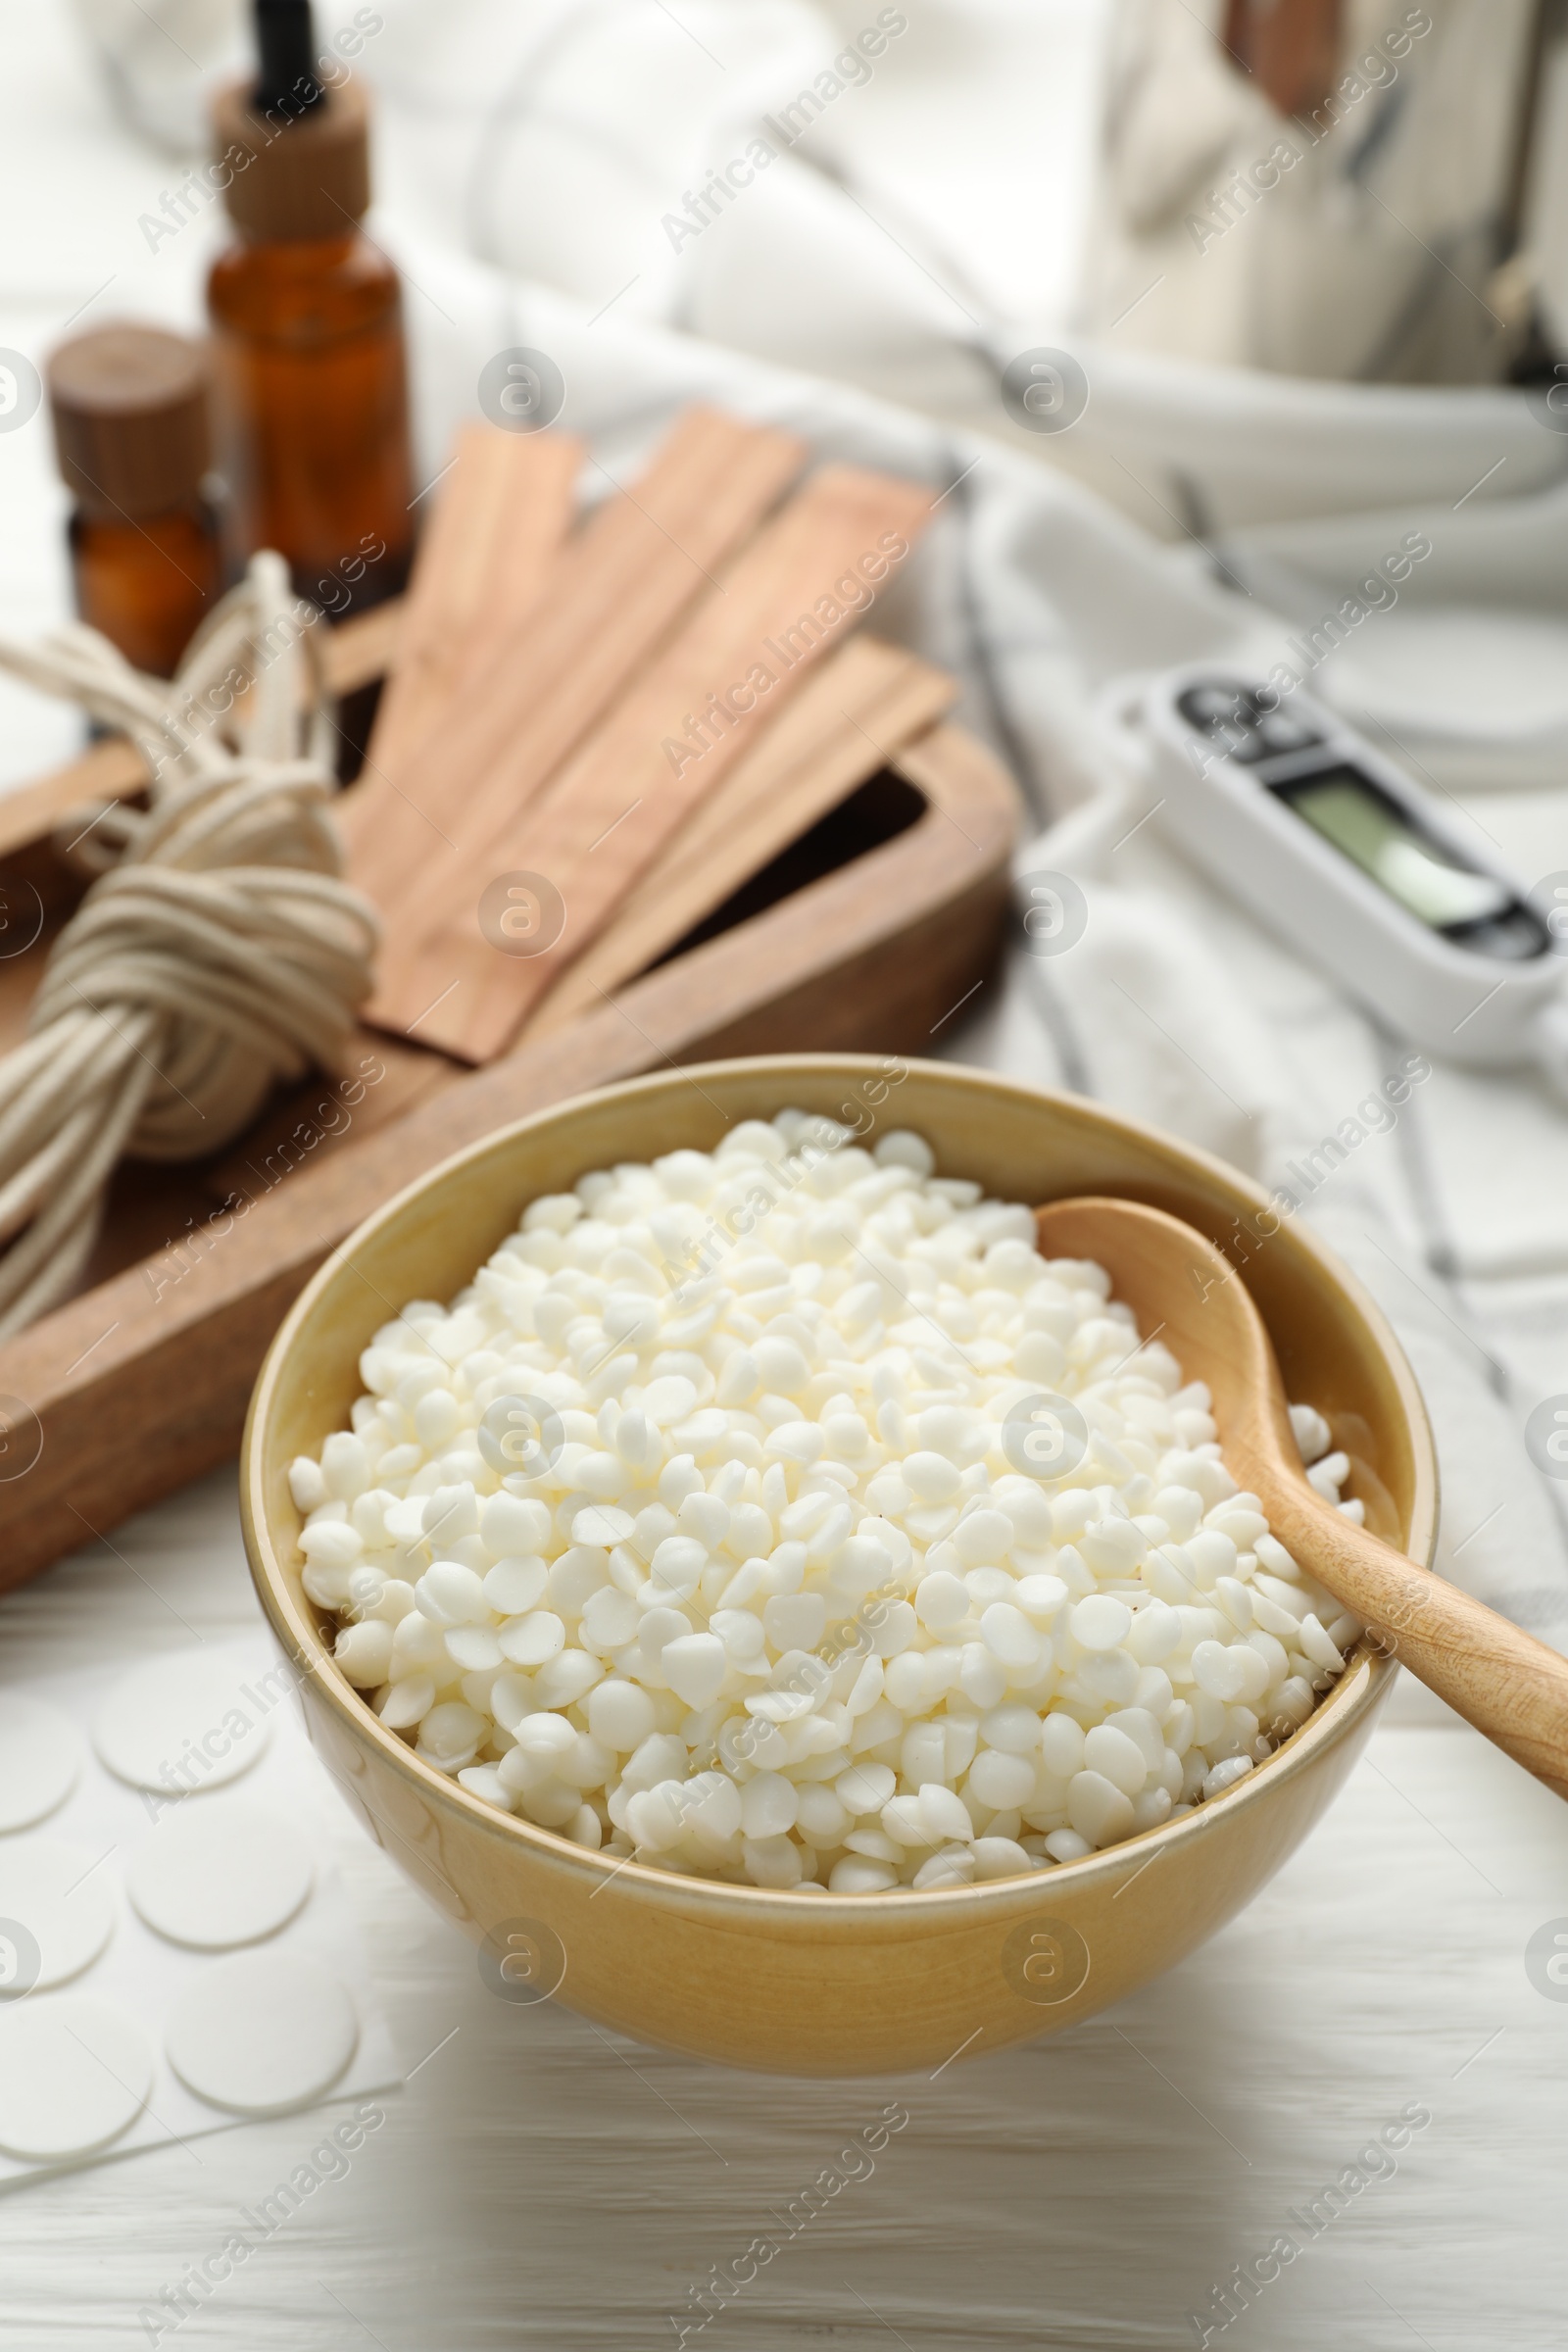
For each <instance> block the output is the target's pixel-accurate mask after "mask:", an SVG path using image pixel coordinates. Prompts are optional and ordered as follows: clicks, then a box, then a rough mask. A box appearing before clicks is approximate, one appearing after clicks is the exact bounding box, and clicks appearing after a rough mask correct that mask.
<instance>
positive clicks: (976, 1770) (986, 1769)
mask: <svg viewBox="0 0 1568 2352" xmlns="http://www.w3.org/2000/svg"><path fill="white" fill-rule="evenodd" d="M968 1785H969V1788H970V1790H971V1791H972V1793H973V1794H974V1795H975V1796H976V1797H977V1798H978V1799H979V1801H980V1803H981V1804H983V1805H988V1806H989V1807H990V1808H991V1810H992V1812H994V1813H1001V1812H1005V1811H1007V1810H1009V1809H1010V1810H1016V1809H1017V1808H1018V1807H1019V1806H1021V1805H1026V1804H1027V1803H1028V1802H1029V1799H1030V1797H1031V1796H1032V1795H1033V1794H1034V1786H1035V1771H1034V1766H1033V1764H1031V1763H1029V1762H1028V1761H1027V1760H1026V1759H1025V1758H1024V1757H1023V1756H1009V1755H1006V1754H1005V1753H1004V1751H1003V1750H1002V1749H1001V1748H997V1747H985V1748H982V1749H981V1751H980V1753H979V1754H978V1755H977V1756H976V1758H975V1760H974V1762H973V1764H971V1765H970V1767H969V1783H968ZM1140 1786H1142V1776H1140Z"/></svg>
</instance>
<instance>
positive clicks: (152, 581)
mask: <svg viewBox="0 0 1568 2352" xmlns="http://www.w3.org/2000/svg"><path fill="white" fill-rule="evenodd" d="M48 374H49V406H50V410H51V413H52V415H53V417H54V427H55V448H56V451H57V453H58V456H59V460H60V471H61V474H62V475H63V477H64V479H65V482H66V485H67V487H68V488H69V490H70V491H71V493H72V496H73V499H74V501H75V506H74V511H73V515H72V517H71V568H72V576H73V583H74V587H75V596H76V611H77V612H78V613H80V615H81V617H82V619H83V620H85V621H87V622H88V623H89V624H90V626H91V627H93V628H95V629H101V630H102V631H103V634H104V635H105V636H106V637H107V638H108V639H109V640H110V642H111V643H112V644H114V645H117V646H118V647H119V648H120V651H121V652H122V653H123V655H124V657H125V659H126V661H127V662H133V663H134V664H135V666H136V668H137V669H145V670H149V671H151V673H152V674H153V675H154V676H155V677H161V678H168V677H172V675H173V673H174V669H175V666H176V665H177V663H178V661H179V657H180V655H181V654H182V653H183V652H184V650H185V647H186V645H187V644H188V643H189V641H190V638H191V635H192V633H193V631H194V630H195V628H196V624H197V622H198V621H199V620H200V619H201V617H202V615H203V613H205V612H206V611H207V609H208V607H209V606H210V605H211V604H212V603H213V602H214V600H215V599H216V597H217V595H218V592H219V588H220V585H221V581H220V572H221V546H220V533H219V522H218V515H217V514H216V512H215V510H214V508H213V507H212V506H211V504H210V503H209V501H208V500H207V499H206V497H205V496H204V495H203V490H202V481H203V476H204V475H205V474H206V473H207V471H208V468H209V466H211V464H212V441H211V427H210V423H209V418H208V391H209V382H208V369H207V361H206V358H205V356H204V354H203V353H202V352H201V351H200V350H199V349H198V347H197V346H196V345H195V344H194V343H187V342H186V341H185V339H184V337H183V336H182V335H170V334H165V333H164V332H163V331H162V330H161V329H160V328H158V327H153V326H102V327H96V328H94V329H93V331H92V332H91V333H90V334H85V335H77V336H76V337H74V339H73V341H72V342H70V343H64V344H62V345H61V347H60V349H59V350H58V351H57V352H56V353H55V355H54V357H53V358H52V359H51V360H50V362H49V368H48Z"/></svg>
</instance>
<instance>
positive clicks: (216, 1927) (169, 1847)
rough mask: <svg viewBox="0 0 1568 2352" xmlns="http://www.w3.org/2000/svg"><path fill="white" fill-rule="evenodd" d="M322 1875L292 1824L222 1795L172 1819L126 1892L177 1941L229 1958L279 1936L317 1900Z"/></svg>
mask: <svg viewBox="0 0 1568 2352" xmlns="http://www.w3.org/2000/svg"><path fill="white" fill-rule="evenodd" d="M314 1875H315V1874H314V1871H313V1868H312V1863H311V1857H310V1854H309V1852H308V1851H307V1849H306V1847H305V1846H304V1845H303V1844H302V1843H301V1841H300V1839H299V1838H297V1837H296V1836H295V1834H294V1832H293V1831H292V1830H291V1829H290V1828H289V1826H288V1823H287V1822H286V1821H283V1820H280V1819H279V1818H278V1816H277V1815H276V1814H273V1813H267V1812H264V1811H263V1810H262V1809H261V1807H260V1806H257V1805H251V1804H247V1803H245V1802H244V1800H243V1799H241V1798H237V1797H228V1796H217V1797H212V1798H208V1799H197V1800H195V1801H194V1802H192V1803H189V1804H186V1805H183V1806H181V1807H180V1808H179V1810H178V1811H176V1812H174V1813H172V1814H170V1815H167V1816H166V1817H165V1819H164V1821H163V1822H162V1823H161V1825H160V1826H159V1828H158V1830H157V1831H156V1833H155V1834H154V1835H153V1836H152V1837H150V1838H148V1839H147V1840H146V1842H145V1844H144V1845H143V1846H142V1848H141V1850H140V1852H139V1853H137V1854H136V1855H135V1857H134V1858H133V1860H132V1861H131V1864H130V1867H129V1869H128V1871H127V1872H126V1874H125V1890H126V1892H127V1893H128V1894H129V1896H130V1899H131V1902H132V1903H133V1904H134V1906H135V1908H136V1910H137V1912H138V1913H139V1914H140V1916H141V1917H142V1918H143V1919H144V1920H145V1921H146V1923H147V1925H148V1926H149V1927H150V1928H153V1929H156V1931H157V1932H158V1934H159V1935H160V1936H168V1937H169V1939H170V1941H171V1942H172V1943H185V1944H191V1945H194V1946H195V1948H196V1949H197V1950H199V1951H226V1950H228V1949H230V1948H231V1947H232V1946H233V1945H235V1944H240V1943H257V1942H260V1941H261V1939H262V1938H263V1937H264V1936H272V1935H275V1934H276V1932H277V1930H278V1929H279V1928H281V1927H283V1926H285V1925H286V1924H287V1922H288V1921H289V1920H291V1919H292V1918H293V1917H294V1914H295V1913H296V1912H297V1911H298V1909H299V1907H300V1905H301V1904H302V1903H303V1902H304V1900H305V1898H306V1896H307V1895H308V1894H309V1893H310V1891H311V1882H312V1879H313V1877H314Z"/></svg>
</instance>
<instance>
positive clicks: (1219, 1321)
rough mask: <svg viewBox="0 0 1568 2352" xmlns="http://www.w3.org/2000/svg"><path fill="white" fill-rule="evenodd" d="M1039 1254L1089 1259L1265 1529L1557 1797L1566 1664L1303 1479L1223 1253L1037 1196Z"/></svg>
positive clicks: (1116, 1208) (1561, 1792)
mask: <svg viewBox="0 0 1568 2352" xmlns="http://www.w3.org/2000/svg"><path fill="white" fill-rule="evenodd" d="M1035 1222H1036V1225H1037V1226H1038V1228H1039V1234H1040V1249H1041V1251H1042V1253H1043V1254H1044V1255H1045V1256H1047V1257H1081V1258H1092V1259H1094V1261H1095V1262H1096V1264H1098V1265H1102V1266H1103V1267H1104V1269H1105V1271H1106V1272H1107V1274H1109V1276H1110V1280H1111V1288H1112V1291H1113V1293H1114V1295H1115V1297H1116V1298H1118V1299H1124V1300H1125V1302H1126V1303H1127V1305H1128V1306H1130V1307H1131V1308H1132V1310H1133V1312H1134V1314H1135V1315H1136V1316H1137V1318H1138V1328H1139V1330H1140V1331H1141V1332H1143V1333H1144V1334H1145V1335H1146V1336H1148V1337H1152V1335H1153V1333H1154V1332H1155V1330H1156V1328H1157V1330H1158V1333H1159V1336H1160V1338H1161V1339H1162V1340H1163V1341H1164V1342H1165V1344H1166V1345H1167V1346H1168V1347H1169V1348H1170V1350H1171V1353H1172V1354H1173V1355H1174V1356H1175V1358H1176V1360H1177V1362H1178V1363H1179V1364H1180V1365H1181V1367H1182V1370H1183V1372H1184V1373H1185V1374H1186V1375H1187V1377H1188V1378H1189V1379H1190V1380H1201V1381H1205V1382H1206V1383H1207V1385H1208V1389H1209V1393H1210V1395H1211V1396H1212V1397H1213V1400H1214V1419H1215V1421H1216V1423H1217V1424H1218V1427H1219V1434H1220V1442H1221V1444H1222V1445H1223V1446H1224V1448H1225V1459H1226V1462H1227V1463H1228V1465H1229V1467H1230V1469H1231V1472H1232V1474H1233V1475H1234V1476H1235V1477H1236V1478H1237V1479H1238V1480H1239V1481H1240V1482H1241V1484H1242V1486H1243V1487H1245V1488H1248V1489H1250V1492H1251V1493H1252V1494H1254V1495H1256V1496H1257V1498H1258V1501H1259V1503H1260V1504H1261V1505H1262V1508H1263V1511H1264V1514H1265V1515H1266V1517H1267V1519H1268V1523H1269V1526H1270V1528H1271V1529H1272V1530H1273V1532H1274V1534H1275V1535H1276V1536H1277V1537H1278V1538H1279V1540H1280V1542H1281V1543H1282V1544H1284V1545H1285V1546H1286V1548H1287V1550H1289V1551H1290V1552H1292V1553H1293V1554H1294V1555H1295V1557H1296V1558H1297V1559H1298V1560H1299V1561H1300V1563H1301V1566H1302V1567H1303V1568H1305V1569H1306V1570H1307V1571H1308V1572H1309V1573H1310V1574H1311V1575H1312V1576H1314V1577H1316V1578H1317V1580H1318V1582H1319V1583H1320V1584H1321V1585H1323V1586H1325V1587H1326V1588H1327V1590H1328V1591H1329V1592H1330V1593H1333V1594H1334V1596H1335V1598H1336V1599H1337V1600H1341V1601H1343V1602H1344V1603H1345V1606H1346V1607H1347V1608H1348V1609H1349V1610H1350V1611H1352V1612H1353V1614H1354V1615H1355V1616H1357V1617H1359V1618H1361V1619H1363V1620H1364V1622H1365V1624H1366V1626H1367V1629H1368V1631H1369V1632H1370V1633H1371V1634H1372V1635H1373V1636H1374V1638H1375V1639H1377V1640H1378V1642H1380V1645H1381V1646H1382V1647H1383V1648H1385V1649H1387V1650H1391V1651H1395V1652H1397V1655H1398V1656H1399V1658H1400V1659H1401V1660H1402V1662H1403V1663H1404V1664H1405V1665H1406V1666H1408V1667H1409V1669H1410V1671H1411V1673H1412V1674H1414V1675H1415V1676H1416V1677H1417V1678H1418V1680H1420V1681H1421V1682H1423V1683H1425V1684H1426V1686H1427V1688H1428V1690H1429V1691H1436V1692H1437V1693H1438V1696H1439V1697H1440V1698H1444V1699H1446V1700H1447V1702H1448V1704H1449V1706H1450V1707H1453V1708H1455V1709H1456V1710H1457V1712H1458V1713H1459V1714H1461V1715H1462V1716H1464V1718H1465V1720H1466V1721H1467V1722H1468V1723H1473V1724H1474V1725H1475V1727H1476V1730H1477V1731H1478V1732H1484V1733H1485V1734H1486V1736H1487V1738H1488V1739H1489V1740H1495V1742H1496V1744H1497V1746H1498V1747H1500V1748H1502V1749H1504V1750H1505V1751H1506V1753H1507V1754H1508V1755H1510V1756H1512V1757H1513V1759H1514V1761H1515V1762H1516V1763H1519V1764H1522V1765H1523V1766H1524V1767H1525V1770H1526V1771H1527V1772H1533V1773H1534V1774H1535V1775H1536V1778H1537V1779H1538V1780H1542V1781H1544V1782H1545V1784H1546V1786H1547V1788H1548V1789H1554V1790H1555V1791H1556V1793H1557V1795H1558V1796H1562V1797H1568V1659H1563V1658H1561V1657H1559V1656H1558V1655H1557V1652H1556V1651H1555V1650H1553V1649H1548V1648H1547V1647H1546V1646H1545V1644H1544V1642H1537V1641H1536V1640H1534V1639H1533V1637H1532V1636H1531V1635H1529V1634H1526V1633H1521V1632H1520V1630H1519V1628H1518V1627H1517V1626H1515V1625H1510V1624H1509V1622H1508V1620H1507V1618H1505V1617H1499V1616H1498V1615H1497V1614H1496V1612H1495V1610H1493V1609H1489V1608H1485V1607H1484V1606H1483V1605H1482V1603H1481V1602H1480V1601H1479V1600H1472V1599H1471V1597H1470V1595H1469V1593H1461V1592H1460V1591H1459V1589H1458V1587H1457V1586H1455V1585H1450V1584H1449V1583H1447V1581H1446V1579H1445V1578H1443V1577H1441V1576H1437V1575H1435V1574H1434V1573H1433V1571H1432V1570H1431V1569H1428V1568H1423V1567H1421V1566H1419V1565H1418V1564H1417V1562H1416V1561H1414V1560H1411V1559H1407V1558H1406V1557H1405V1555H1404V1554H1403V1553H1402V1552H1399V1551H1396V1550H1395V1549H1394V1547H1393V1545H1392V1544H1385V1543H1384V1541H1383V1540H1382V1538H1381V1537H1380V1536H1375V1535H1373V1534H1372V1533H1371V1531H1370V1530H1369V1529H1366V1528H1361V1527H1356V1526H1355V1525H1354V1524H1353V1522H1352V1521H1350V1520H1348V1519H1347V1518H1346V1517H1345V1516H1344V1514H1343V1513H1342V1512H1340V1511H1337V1510H1336V1509H1335V1508H1334V1505H1333V1504H1332V1503H1329V1502H1325V1501H1324V1499H1323V1497H1322V1496H1321V1495H1318V1494H1317V1493H1316V1492H1315V1491H1314V1489H1313V1488H1312V1487H1310V1486H1309V1485H1308V1483H1307V1480H1306V1477H1305V1475H1304V1473H1303V1471H1302V1468H1301V1458H1300V1454H1299V1450H1298V1448H1297V1445H1296V1441H1295V1438H1294V1436H1293V1435H1292V1431H1291V1424H1290V1418H1289V1415H1288V1413H1287V1410H1286V1399H1285V1390H1284V1386H1283V1383H1282V1382H1281V1379H1280V1369H1279V1365H1278V1363H1277V1362H1276V1361H1275V1357H1274V1349H1273V1348H1272V1347H1271V1345H1270V1343H1269V1337H1268V1333H1267V1331H1266V1330H1265V1329H1264V1326H1263V1318H1262V1317H1261V1315H1260V1314H1259V1313H1258V1311H1257V1308H1256V1307H1255V1306H1254V1305H1253V1303H1252V1299H1251V1297H1250V1293H1249V1292H1248V1290H1247V1288H1246V1285H1245V1284H1244V1283H1243V1281H1242V1280H1241V1277H1240V1276H1239V1275H1238V1273H1237V1272H1236V1269H1235V1268H1234V1266H1232V1265H1231V1263H1230V1261H1229V1259H1228V1258H1226V1257H1224V1256H1223V1255H1222V1254H1221V1252H1220V1251H1219V1250H1216V1249H1215V1248H1214V1246H1213V1244H1212V1243H1211V1242H1209V1241H1207V1240H1206V1239H1205V1238H1204V1236H1203V1235H1202V1234H1201V1233H1199V1232H1197V1231H1196V1230H1195V1229H1194V1228H1193V1227H1192V1226H1191V1225H1186V1224H1183V1222H1182V1221H1181V1219H1180V1218H1178V1217H1171V1216H1167V1215H1166V1214H1165V1213H1164V1211H1163V1210H1162V1209H1157V1208H1149V1207H1146V1206H1145V1205H1144V1204H1143V1203H1142V1202H1141V1201H1108V1200H1097V1199H1078V1200H1070V1201H1049V1202H1048V1203H1047V1204H1046V1206H1045V1207H1043V1208H1040V1209H1037V1210H1036V1212H1035Z"/></svg>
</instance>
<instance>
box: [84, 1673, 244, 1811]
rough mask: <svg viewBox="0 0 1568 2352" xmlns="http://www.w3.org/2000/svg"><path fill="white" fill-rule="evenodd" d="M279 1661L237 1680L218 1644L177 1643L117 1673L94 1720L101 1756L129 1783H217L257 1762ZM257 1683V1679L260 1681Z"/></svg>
mask: <svg viewBox="0 0 1568 2352" xmlns="http://www.w3.org/2000/svg"><path fill="white" fill-rule="evenodd" d="M279 1672H280V1669H278V1668H273V1669H271V1670H270V1673H268V1674H264V1675H262V1676H260V1677H259V1678H258V1682H257V1684H252V1683H247V1682H246V1681H244V1680H243V1678H242V1674H241V1669H240V1668H239V1666H238V1665H237V1664H236V1663H235V1661H234V1660H233V1659H232V1658H230V1657H228V1656H226V1655H225V1654H224V1653H223V1652H221V1651H220V1652H219V1653H217V1654H216V1655H213V1654H210V1653H209V1652H208V1651H207V1650H205V1649H182V1650H177V1651H175V1652H174V1654H173V1655H172V1656H169V1657H161V1658H149V1659H148V1660H147V1661H146V1663H145V1664H144V1665H141V1666H133V1667H132V1668H131V1670H130V1672H129V1673H128V1674H126V1675H123V1677H122V1678H121V1680H120V1681H119V1682H118V1683H117V1684H116V1685H115V1687H114V1689H113V1690H112V1691H110V1692H109V1695H108V1696H107V1698H106V1699H105V1700H104V1703H103V1705H102V1706H101V1707H100V1708H99V1710H98V1716H97V1720H96V1721H95V1722H94V1724H93V1727H92V1741H93V1745H94V1747H95V1748H96V1749H97V1751H98V1755H99V1758H100V1760H101V1761H102V1762H103V1763H105V1764H107V1765H108V1767H109V1770H110V1771H111V1772H112V1773H114V1774H116V1775H117V1776H118V1778H119V1779H121V1780H123V1781H128V1782H129V1783H130V1785H131V1787H132V1788H133V1789H219V1788H221V1787H222V1786H223V1784H224V1783H225V1782H227V1781H234V1780H238V1778H239V1776H240V1774H241V1773H245V1772H249V1771H250V1769H251V1767H252V1766H253V1765H254V1764H258V1763H260V1761H261V1759H262V1756H263V1754H264V1753H265V1751H266V1748H267V1743H268V1740H269V1738H270V1733H271V1724H270V1720H269V1718H270V1712H271V1709H272V1708H273V1707H274V1706H275V1705H276V1704H277V1703H278V1697H279V1695H280V1693H279V1689H278V1683H277V1676H278V1674H279ZM258 1685H259V1687H258Z"/></svg>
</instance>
